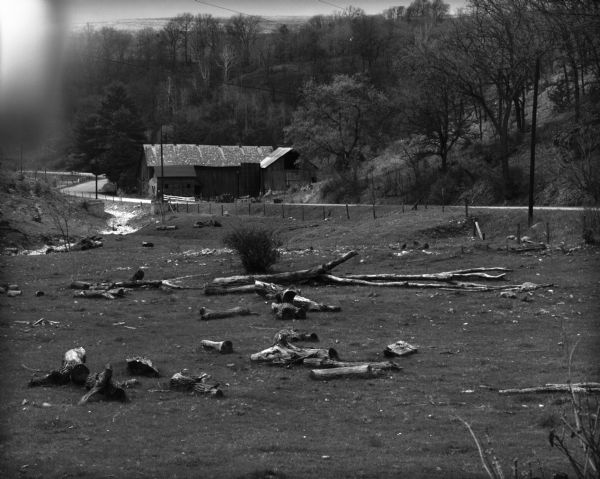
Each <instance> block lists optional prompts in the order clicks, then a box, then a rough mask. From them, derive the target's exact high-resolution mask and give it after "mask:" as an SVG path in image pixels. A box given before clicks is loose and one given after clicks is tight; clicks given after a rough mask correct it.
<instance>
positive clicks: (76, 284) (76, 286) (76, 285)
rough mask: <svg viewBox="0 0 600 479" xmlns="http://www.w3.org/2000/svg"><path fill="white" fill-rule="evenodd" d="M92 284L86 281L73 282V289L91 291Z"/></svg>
mask: <svg viewBox="0 0 600 479" xmlns="http://www.w3.org/2000/svg"><path fill="white" fill-rule="evenodd" d="M90 286H91V283H88V282H86V281H73V282H72V283H71V286H70V287H71V289H90Z"/></svg>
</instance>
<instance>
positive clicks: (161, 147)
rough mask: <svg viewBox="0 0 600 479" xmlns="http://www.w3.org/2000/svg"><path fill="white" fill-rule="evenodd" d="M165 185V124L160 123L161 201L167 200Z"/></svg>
mask: <svg viewBox="0 0 600 479" xmlns="http://www.w3.org/2000/svg"><path fill="white" fill-rule="evenodd" d="M164 186H165V165H164V160H163V126H162V124H161V125H160V202H161V203H163V202H164V200H165V193H164V191H163V187H164Z"/></svg>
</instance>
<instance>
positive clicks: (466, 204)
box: [465, 198, 469, 218]
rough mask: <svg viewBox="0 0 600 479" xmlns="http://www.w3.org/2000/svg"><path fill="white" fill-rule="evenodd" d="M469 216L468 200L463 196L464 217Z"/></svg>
mask: <svg viewBox="0 0 600 479" xmlns="http://www.w3.org/2000/svg"><path fill="white" fill-rule="evenodd" d="M468 217H469V200H467V199H466V198H465V218H468Z"/></svg>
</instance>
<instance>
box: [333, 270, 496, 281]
mask: <svg viewBox="0 0 600 479" xmlns="http://www.w3.org/2000/svg"><path fill="white" fill-rule="evenodd" d="M505 276H506V273H500V274H489V273H483V272H472V273H456V272H453V271H447V272H442V273H424V274H393V273H391V274H347V275H346V276H344V277H345V278H350V279H364V280H367V281H420V280H429V281H455V280H457V279H471V278H479V279H491V280H500V279H504V277H505Z"/></svg>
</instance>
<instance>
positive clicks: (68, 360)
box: [29, 347, 90, 387]
mask: <svg viewBox="0 0 600 479" xmlns="http://www.w3.org/2000/svg"><path fill="white" fill-rule="evenodd" d="M89 374H90V370H89V369H88V367H87V366H86V365H85V349H83V348H81V347H79V348H74V349H69V350H68V351H67V352H66V353H65V355H64V357H63V361H62V365H61V367H60V369H58V370H54V371H50V372H49V373H48V374H47V375H45V376H43V377H41V378H32V379H31V380H30V381H29V386H32V387H33V386H52V385H63V384H68V383H69V382H72V383H73V384H77V385H82V384H85V381H86V379H87V377H88V375H89Z"/></svg>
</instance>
